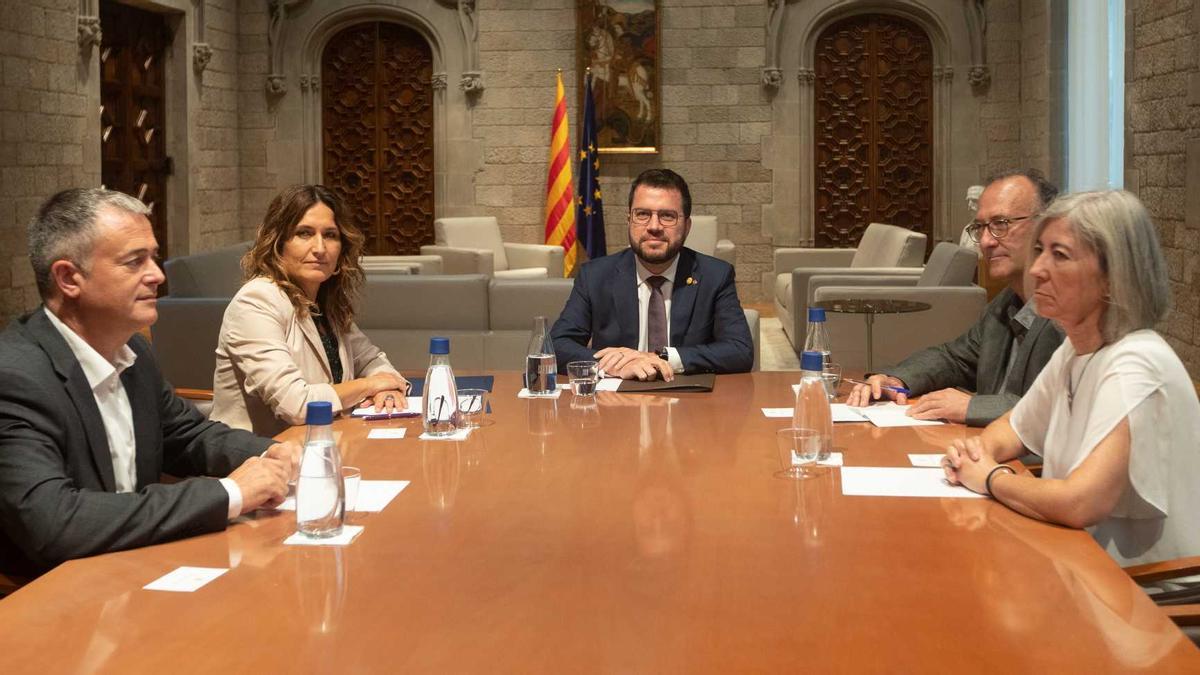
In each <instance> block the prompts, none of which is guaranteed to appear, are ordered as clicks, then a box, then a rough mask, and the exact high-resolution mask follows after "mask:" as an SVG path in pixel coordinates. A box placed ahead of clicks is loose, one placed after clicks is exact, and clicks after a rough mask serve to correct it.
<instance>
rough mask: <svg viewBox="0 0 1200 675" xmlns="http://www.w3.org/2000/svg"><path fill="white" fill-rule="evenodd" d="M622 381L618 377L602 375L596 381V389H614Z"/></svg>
mask: <svg viewBox="0 0 1200 675" xmlns="http://www.w3.org/2000/svg"><path fill="white" fill-rule="evenodd" d="M623 381H624V380H622V379H621V378H619V377H602V378H600V379H599V380H598V381H597V382H596V391H616V390H617V389H619V388H620V387H621V382H623Z"/></svg>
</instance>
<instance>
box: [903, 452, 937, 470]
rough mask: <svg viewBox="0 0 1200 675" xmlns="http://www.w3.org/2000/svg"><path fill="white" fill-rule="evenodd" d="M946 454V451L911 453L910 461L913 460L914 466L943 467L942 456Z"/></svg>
mask: <svg viewBox="0 0 1200 675" xmlns="http://www.w3.org/2000/svg"><path fill="white" fill-rule="evenodd" d="M945 456H946V455H945V453H938V454H934V455H914V454H909V456H908V461H910V462H912V465H913V466H928V467H933V468H935V469H940V468H942V458H944V457H945Z"/></svg>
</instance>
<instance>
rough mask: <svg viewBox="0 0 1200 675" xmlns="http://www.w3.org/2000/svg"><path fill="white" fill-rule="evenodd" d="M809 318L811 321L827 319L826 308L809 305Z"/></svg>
mask: <svg viewBox="0 0 1200 675" xmlns="http://www.w3.org/2000/svg"><path fill="white" fill-rule="evenodd" d="M808 320H809V321H824V320H825V310H824V309H822V308H820V307H809V308H808Z"/></svg>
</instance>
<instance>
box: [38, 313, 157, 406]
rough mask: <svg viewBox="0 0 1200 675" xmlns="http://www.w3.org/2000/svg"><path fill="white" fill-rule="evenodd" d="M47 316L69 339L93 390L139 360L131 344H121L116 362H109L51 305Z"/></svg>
mask: <svg viewBox="0 0 1200 675" xmlns="http://www.w3.org/2000/svg"><path fill="white" fill-rule="evenodd" d="M46 318H48V319H50V325H52V326H54V328H55V329H56V330H57V331H58V332H59V334H60V335H62V336H63V339H64V340H66V341H67V346H68V347H70V348H71V352H72V353H73V354H75V358H76V359H78V360H79V366H80V367H81V368H83V375H84V377H86V378H87V381H88V385H89V386H90V387H91V388H92V389H93V390H94V389H96V388H97V387H99V386H100V385H101V384H102V383H104V382H106V381H108V379H109V378H110V377H112V376H113V375H114V374H115V375H118V376H119V375H120V374H121V373H123V372H125V369H126V368H128V367H129V366H132V365H133V362H134V361H137V354H135V353H134V351H133V350H132V349H130V348H129V345H121V349H120V350H119V351H118V352H117V360H116V362H115V363H109V361H108V359H106V358H104V357H103V356H100V352H98V351H96V350H95V349H93V348H92V346H91V345H89V344H88V343H87V342H86V341H85V340H84V339H83V338H81V337H79V334H78V333H76V332H75V331H73V330H71V328H70V327H68V326H67V325H66V324H65V323H63V322H62V320H61V319H59V318H58V317H57V316H55V315H54V312H52V311H50V308H49V307H47V308H46Z"/></svg>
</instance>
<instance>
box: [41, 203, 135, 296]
mask: <svg viewBox="0 0 1200 675" xmlns="http://www.w3.org/2000/svg"><path fill="white" fill-rule="evenodd" d="M103 208H112V209H117V210H120V211H127V212H129V213H134V214H137V215H142V216H148V215H150V208H149V207H147V206H146V205H145V204H143V203H142V202H141V201H140V200H138V199H136V198H134V197H130V196H129V195H127V194H124V193H122V192H116V191H115V190H106V189H104V188H71V189H69V190H63V191H62V192H59V193H57V194H55V195H54V196H53V197H50V198H49V199H47V200H46V201H45V203H43V204H42V205H41V207H39V208H38V212H37V214H36V215H35V216H34V217H33V220H31V221H29V227H28V228H27V230H26V234H27V237H28V240H27V242H28V244H29V263H30V264H31V265H32V266H33V278H34V280H35V281H37V287H38V293H40V294H41V296H42V299H43V300H45V299H48V298H49V297H50V291H52V290H53V289H54V283H53V281H52V280H51V278H50V266H51V265H53V264H54V263H55V262H57V261H59V260H70V261H71V262H73V263H75V265H76V266H78V267H79V268H80V269H81V270H83V271H84V272H87V271H88V269H89V268H90V264H91V257H92V248H93V247H94V246H95V243H96V216H97V214H98V213H99V212H100V209H103Z"/></svg>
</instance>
